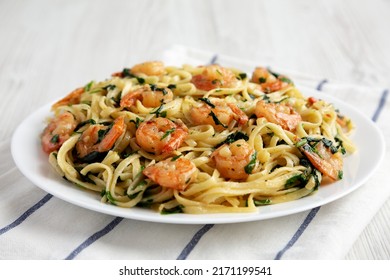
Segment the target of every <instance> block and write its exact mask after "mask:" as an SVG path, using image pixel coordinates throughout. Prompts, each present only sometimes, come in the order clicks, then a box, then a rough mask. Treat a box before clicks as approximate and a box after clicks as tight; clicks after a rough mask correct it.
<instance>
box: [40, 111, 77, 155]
mask: <svg viewBox="0 0 390 280" xmlns="http://www.w3.org/2000/svg"><path fill="white" fill-rule="evenodd" d="M76 126H77V122H76V120H75V118H74V116H73V115H72V114H71V113H69V112H64V113H62V114H61V115H59V116H58V117H56V118H54V119H53V120H52V121H51V122H50V123H49V124H48V125H47V126H46V128H45V129H44V131H43V133H42V135H41V144H42V149H43V151H44V152H45V153H47V154H50V153H51V152H53V151H56V150H58V149H59V148H60V147H61V146H62V144H63V143H64V142H65V141H66V140H68V139H69V137H70V135H71V134H72V133H73V131H74V129H75V128H76Z"/></svg>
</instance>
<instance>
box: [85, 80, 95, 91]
mask: <svg viewBox="0 0 390 280" xmlns="http://www.w3.org/2000/svg"><path fill="white" fill-rule="evenodd" d="M92 85H93V81H90V82H89V83H88V84H86V85H85V86H84V91H85V92H87V91H90V90H91V88H92Z"/></svg>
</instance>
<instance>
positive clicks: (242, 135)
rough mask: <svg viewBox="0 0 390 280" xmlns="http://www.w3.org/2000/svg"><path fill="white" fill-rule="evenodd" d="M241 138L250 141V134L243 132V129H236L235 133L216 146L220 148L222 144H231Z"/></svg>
mask: <svg viewBox="0 0 390 280" xmlns="http://www.w3.org/2000/svg"><path fill="white" fill-rule="evenodd" d="M240 139H244V140H245V141H248V140H249V137H248V135H246V134H245V133H243V132H241V131H236V132H234V133H231V134H229V135H228V137H226V139H225V140H224V141H222V142H221V143H219V144H218V145H217V146H215V148H218V147H220V146H222V145H223V144H231V143H233V142H236V141H237V140H240Z"/></svg>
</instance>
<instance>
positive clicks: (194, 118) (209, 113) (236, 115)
mask: <svg viewBox="0 0 390 280" xmlns="http://www.w3.org/2000/svg"><path fill="white" fill-rule="evenodd" d="M190 117H191V122H192V123H193V124H195V125H200V124H209V125H212V126H213V127H214V128H215V129H217V130H219V131H220V130H223V129H224V128H226V127H228V126H229V125H230V123H231V122H232V121H233V120H235V121H237V123H238V124H239V125H245V124H246V123H247V122H248V116H247V115H246V114H245V113H244V112H243V111H242V110H241V109H240V108H238V107H237V105H236V104H234V103H226V102H225V101H223V100H212V101H210V102H208V103H203V104H202V105H201V106H198V107H192V108H191V110H190Z"/></svg>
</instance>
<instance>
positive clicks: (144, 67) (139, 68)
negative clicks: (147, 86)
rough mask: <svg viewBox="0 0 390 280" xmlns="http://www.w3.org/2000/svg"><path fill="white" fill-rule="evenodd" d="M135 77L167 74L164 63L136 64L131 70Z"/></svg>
mask: <svg viewBox="0 0 390 280" xmlns="http://www.w3.org/2000/svg"><path fill="white" fill-rule="evenodd" d="M131 73H132V74H134V75H138V74H141V73H142V74H145V75H147V76H161V75H163V74H164V73H165V67H164V63H163V62H161V61H148V62H144V63H140V64H136V65H134V66H133V67H132V68H131Z"/></svg>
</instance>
